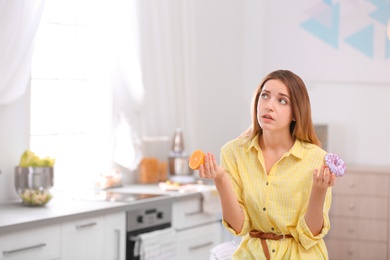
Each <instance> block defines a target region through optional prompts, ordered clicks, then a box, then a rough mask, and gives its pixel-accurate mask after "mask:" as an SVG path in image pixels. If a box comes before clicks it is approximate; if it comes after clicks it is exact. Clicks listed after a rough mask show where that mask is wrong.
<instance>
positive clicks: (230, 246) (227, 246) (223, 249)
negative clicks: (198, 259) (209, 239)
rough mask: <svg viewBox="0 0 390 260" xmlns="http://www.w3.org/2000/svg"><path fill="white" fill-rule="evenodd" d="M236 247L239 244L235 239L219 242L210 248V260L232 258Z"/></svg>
mask: <svg viewBox="0 0 390 260" xmlns="http://www.w3.org/2000/svg"><path fill="white" fill-rule="evenodd" d="M236 249H237V244H236V243H235V242H234V241H229V242H225V243H222V244H219V245H217V246H216V247H214V248H213V249H211V250H210V258H209V260H230V259H232V255H233V253H234V251H236Z"/></svg>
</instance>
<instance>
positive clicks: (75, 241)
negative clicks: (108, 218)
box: [61, 217, 104, 260]
mask: <svg viewBox="0 0 390 260" xmlns="http://www.w3.org/2000/svg"><path fill="white" fill-rule="evenodd" d="M103 244H104V218H103V217H96V218H87V219H80V220H77V221H69V222H65V223H62V232H61V258H62V259H63V260H84V259H95V260H100V259H101V260H103V259H104V258H103Z"/></svg>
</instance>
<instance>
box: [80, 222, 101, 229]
mask: <svg viewBox="0 0 390 260" xmlns="http://www.w3.org/2000/svg"><path fill="white" fill-rule="evenodd" d="M96 225H97V223H96V222H91V223H87V224H83V225H76V229H82V228H87V227H92V226H96Z"/></svg>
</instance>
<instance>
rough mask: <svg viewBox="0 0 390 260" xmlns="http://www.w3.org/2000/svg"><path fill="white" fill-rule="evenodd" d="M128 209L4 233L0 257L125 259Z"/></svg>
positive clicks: (15, 259)
mask: <svg viewBox="0 0 390 260" xmlns="http://www.w3.org/2000/svg"><path fill="white" fill-rule="evenodd" d="M125 221H126V213H125V212H119V213H113V214H108V215H103V216H99V217H92V218H83V219H78V220H75V221H67V222H63V223H61V224H56V225H50V226H44V227H39V228H31V229H28V230H23V231H18V232H13V233H8V234H2V235H0V260H1V259H5V260H25V259H34V260H35V259H39V260H49V259H50V260H53V259H62V260H100V259H101V260H124V259H125V258H126V248H125V243H126V235H125V232H126V222H125Z"/></svg>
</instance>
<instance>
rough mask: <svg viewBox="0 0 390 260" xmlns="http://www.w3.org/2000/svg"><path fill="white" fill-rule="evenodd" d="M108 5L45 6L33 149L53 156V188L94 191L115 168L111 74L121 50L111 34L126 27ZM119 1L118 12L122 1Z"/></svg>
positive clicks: (36, 63)
mask: <svg viewBox="0 0 390 260" xmlns="http://www.w3.org/2000/svg"><path fill="white" fill-rule="evenodd" d="M109 2H110V1H91V0H71V1H70V0H47V1H46V3H45V7H44V11H43V16H42V19H41V24H40V28H39V31H38V33H37V36H36V37H37V38H36V44H35V49H34V54H33V62H32V72H31V112H30V149H31V151H33V152H35V153H36V154H37V155H39V156H50V157H54V158H55V159H56V162H55V173H54V174H55V177H54V187H55V189H56V190H64V189H73V188H85V187H93V186H94V181H95V180H97V177H98V175H99V174H106V173H108V172H109V171H110V170H111V164H112V147H113V145H112V142H113V141H112V132H113V130H112V125H113V124H112V118H113V111H112V84H111V82H110V72H111V71H112V68H113V66H112V64H114V63H115V62H116V60H115V59H116V57H118V54H117V53H119V51H120V50H118V48H120V46H119V47H118V45H117V46H116V48H115V46H114V45H113V44H114V43H115V41H114V40H115V35H114V34H113V31H115V30H114V29H115V28H121V27H123V26H124V25H123V23H121V24H117V25H113V22H112V21H119V20H118V19H115V17H114V16H111V17H110V15H109V14H110V8H111V11H112V12H111V13H112V14H113V15H115V12H114V11H113V10H114V8H112V6H115V4H111V5H110V3H109ZM127 2H131V1H127ZM115 3H116V8H119V9H120V6H119V5H120V4H123V3H125V1H117V2H115ZM118 3H119V4H118ZM108 6H110V8H108ZM117 10H118V9H117ZM128 13H129V14H130V13H131V12H130V10H129V12H128ZM117 16H120V13H119V14H118V13H117ZM123 35H125V34H123ZM128 47H129V46H128Z"/></svg>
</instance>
